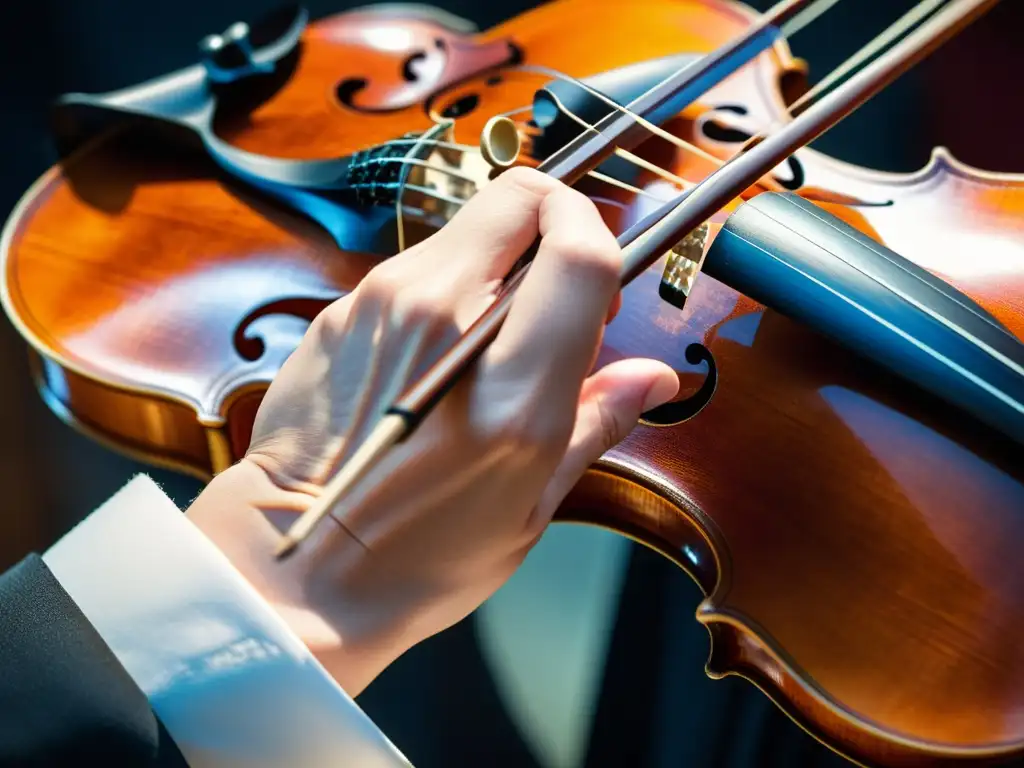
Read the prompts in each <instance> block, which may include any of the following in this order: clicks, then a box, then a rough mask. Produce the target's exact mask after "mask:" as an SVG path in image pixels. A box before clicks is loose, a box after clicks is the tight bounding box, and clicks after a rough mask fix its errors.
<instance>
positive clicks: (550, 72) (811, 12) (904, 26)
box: [374, 0, 945, 251]
mask: <svg viewBox="0 0 1024 768" xmlns="http://www.w3.org/2000/svg"><path fill="white" fill-rule="evenodd" d="M838 2H839V0H819V2H817V3H813V4H811V5H810V6H808V7H807V8H806V9H805V10H804V11H802V12H801V13H800V14H798V15H797V16H795V17H794V18H793V19H791V20H790V22H788V23H787V24H785V25H783V27H782V35H783V36H784V37H786V38H788V37H791V36H792V35H794V34H796V33H797V32H799V31H800V30H801V29H803V28H804V27H806V26H807V25H808V24H810V23H812V22H813V21H815V20H816V19H818V18H819V17H820V16H821V15H822V14H824V13H825V12H826V11H828V10H829V9H830V8H832V7H833V6H835V5H836V4H837V3H838ZM944 2H945V0H921V1H920V2H919V3H918V5H917V6H915V7H914V8H912V9H911V10H910V11H909V12H907V13H906V14H904V16H902V17H901V18H900V19H899V20H898V21H897V22H895V23H894V24H892V25H890V26H889V27H887V28H886V29H885V30H883V31H882V32H881V33H880V34H879V35H877V36H876V37H875V38H873V39H872V40H871V41H869V42H868V43H867V44H866V45H865V46H863V47H862V48H861V49H860V50H858V51H857V52H856V53H854V54H853V55H852V56H850V57H849V58H848V59H847V60H846V61H844V62H843V63H842V64H841V65H839V66H838V67H836V68H835V69H833V70H832V71H831V72H830V73H829V74H828V75H827V76H826V77H825V78H823V79H822V80H821V81H820V82H819V83H817V84H816V85H815V86H814V87H813V88H812V89H810V90H809V91H808V92H807V93H805V94H804V95H803V96H802V97H801V98H800V99H798V100H797V101H796V102H794V104H793V105H792V106H790V108H789V109H788V110H787V116H789V117H792V116H793V115H794V114H795V113H797V112H798V110H800V109H802V108H803V107H805V106H807V105H808V104H809V103H811V102H812V101H814V100H816V99H817V98H818V97H820V96H821V95H822V93H824V92H825V91H826V90H828V89H829V88H830V87H832V86H833V85H834V84H835V83H837V82H838V81H839V80H841V79H842V78H844V77H845V76H847V75H848V74H850V73H851V72H852V71H853V70H855V69H856V68H857V67H859V66H860V65H861V64H863V63H864V62H866V61H868V60H869V59H871V58H872V57H873V56H875V55H877V54H878V53H879V52H881V51H882V50H883V49H884V48H886V47H887V46H888V45H890V44H891V43H892V42H894V41H895V40H896V39H897V38H898V37H900V36H901V35H903V34H904V33H906V32H907V31H909V30H910V29H911V28H913V27H914V26H915V25H916V24H918V23H919V22H920V21H922V20H923V19H924V18H926V17H927V16H928V15H929V14H930V13H932V12H933V11H934V10H936V9H937V8H938V7H939V6H941V5H942V4H943V3H944ZM510 71H512V72H523V73H527V74H537V75H544V76H546V77H551V78H554V79H556V80H561V81H562V82H566V83H569V84H571V85H575V86H577V87H579V88H580V89H582V90H584V91H586V92H587V93H588V94H590V95H591V96H593V97H594V98H596V99H598V100H599V101H601V102H603V103H604V104H606V105H608V106H609V107H611V108H612V109H613V110H615V111H617V112H619V113H620V114H625V115H627V116H629V117H630V119H632V120H633V121H634V122H636V123H637V124H639V125H641V126H643V127H644V128H645V129H646V130H647V131H648V132H649V133H651V134H653V135H655V136H658V137H660V138H662V139H664V140H666V141H668V142H670V143H671V144H673V145H675V146H677V147H679V148H681V149H683V150H685V151H687V152H690V153H692V154H695V155H696V156H698V157H700V158H702V159H704V160H707V161H709V162H711V163H713V164H714V165H715V166H716V167H720V166H721V165H723V164H724V163H725V162H726V161H724V160H722V159H720V158H718V157H716V156H714V155H712V154H711V153H709V152H707V151H706V150H704V149H702V148H700V147H697V146H696V145H694V144H692V143H690V142H688V141H686V140H685V139H682V138H681V137H678V136H675V135H674V134H672V133H669V132H668V131H666V130H664V129H663V128H661V127H660V126H657V125H654V124H653V123H651V122H650V121H648V120H646V119H645V118H643V117H642V116H641V115H638V114H636V113H635V112H633V111H632V110H630V109H629V108H628V107H625V106H623V105H621V104H618V103H617V102H615V101H614V100H612V99H610V98H609V97H607V96H605V95H604V94H602V93H600V92H599V91H597V90H596V89H595V88H592V87H591V86H588V85H587V84H586V83H584V82H582V81H581V80H579V79H578V78H575V77H573V76H571V75H569V74H567V73H564V72H561V71H559V70H555V69H553V68H550V67H544V66H540V65H519V66H516V67H513V68H510ZM557 103H558V107H559V108H560V109H561V110H562V111H563V112H564V113H565V114H566V115H567V116H568V117H569V118H570V119H572V120H573V121H575V122H576V123H578V124H580V125H581V126H582V127H583V128H584V129H586V130H589V131H592V132H594V133H598V131H597V129H596V127H595V126H594V125H592V124H590V123H588V122H587V121H586V120H584V119H583V118H581V117H580V116H579V115H577V114H576V113H575V112H573V111H572V110H571V109H568V108H567V107H565V105H564V104H563V103H562V102H561V101H560V100H558V102H557ZM532 108H533V107H532V105H525V106H522V107H518V108H515V109H512V110H508V111H506V112H503V113H501V114H502V115H503V116H505V117H511V116H514V115H518V114H522V113H525V112H528V111H531V110H532ZM430 117H431V119H432V120H433V121H434V123H435V125H436V126H437V127H441V126H444V127H450V126H451V125H453V124H454V120H452V119H450V118H444V117H443V116H441V115H438V114H437V113H436V112H435V111H434V110H433V108H431V110H430ZM425 133H426V132H425ZM761 135H764V133H762V134H761ZM757 138H758V137H756V136H755V137H753V138H752V139H751V140H750V141H748V142H747V144H745V145H744V147H743V148H742V149H741V152H743V151H746V150H747V149H749V146H750V145H752V144H753V143H754V142H755V141H756V140H757ZM388 143H389V144H411V145H412V146H411V148H410V151H409V152H407V153H406V155H405V157H404V158H375V159H374V162H403V163H404V165H405V166H406V167H403V175H402V182H401V183H400V187H399V194H398V195H397V196H396V208H395V211H396V219H397V222H398V228H399V250H400V251H401V250H404V247H405V245H404V240H405V238H404V221H403V219H402V208H403V205H402V195H403V194H404V190H405V189H406V188H408V189H410V190H412V191H416V192H419V193H421V194H424V195H428V196H432V197H435V198H437V199H441V200H444V201H445V202H448V203H451V204H455V205H462V204H463V203H464V201H460V200H458V199H456V198H452V197H450V196H447V195H444V194H443V193H440V192H437V191H436V190H431V189H428V188H425V187H417V186H414V185H408V184H407V183H406V178H407V175H408V167H407V166H408V165H418V166H421V167H425V168H428V169H432V170H435V171H438V172H441V173H446V174H448V175H450V176H453V177H456V178H460V179H462V180H465V181H469V182H470V183H473V184H474V187H475V182H474V180H473V179H471V178H470V177H468V176H466V175H465V174H461V173H459V172H458V171H454V170H453V169H447V168H444V167H443V166H437V165H433V164H430V163H427V162H425V161H422V160H418V159H417V158H412V157H410V155H412V154H414V153H415V152H416V150H417V149H418V148H419V147H422V146H424V145H432V146H435V147H438V148H446V149H453V150H457V151H461V152H464V153H465V152H469V151H479V149H478V148H477V147H473V146H471V145H467V144H459V143H456V142H450V141H443V140H436V139H428V138H426V135H425V134H424V135H423V136H421V137H419V138H417V139H396V140H393V141H391V142H388ZM614 152H615V154H616V155H617V156H619V157H621V158H622V159H624V160H626V161H627V162H630V163H632V164H633V165H636V166H638V167H640V168H643V169H645V170H647V171H649V172H651V173H653V174H655V175H657V176H659V177H661V178H662V179H664V180H666V181H668V182H670V183H672V184H674V185H678V186H681V187H683V188H685V187H686V186H692V182H688V181H687V180H685V179H683V178H681V177H680V176H678V175H676V174H674V173H672V172H671V171H668V170H667V169H664V168H661V167H660V166H658V165H656V164H654V163H650V162H648V161H647V160H644V159H643V158H641V157H639V156H637V155H635V154H633V153H632V152H629V151H628V150H624V149H622V148H620V147H617V148H616V149H615V150H614ZM588 175H590V176H592V177H593V178H595V179H598V180H599V181H602V182H604V183H606V184H609V185H612V186H616V187H619V188H621V189H625V190H628V191H630V192H633V193H634V194H639V195H644V196H647V197H653V196H652V195H650V193H647V192H646V191H644V190H642V189H640V188H637V187H635V186H633V185H630V184H627V183H625V182H621V181H619V180H618V179H614V178H612V177H610V176H607V175H606V174H603V173H599V172H596V171H592V172H590V173H589V174H588Z"/></svg>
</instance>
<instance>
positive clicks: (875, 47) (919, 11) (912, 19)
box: [788, 0, 946, 116]
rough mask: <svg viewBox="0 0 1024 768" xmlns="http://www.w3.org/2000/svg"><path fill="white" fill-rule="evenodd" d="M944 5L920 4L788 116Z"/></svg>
mask: <svg viewBox="0 0 1024 768" xmlns="http://www.w3.org/2000/svg"><path fill="white" fill-rule="evenodd" d="M945 2H946V0H921V2H919V3H918V4H917V5H915V6H914V7H913V8H911V9H910V10H909V11H907V12H906V13H905V14H903V16H901V17H900V18H899V19H898V20H897V21H896V22H894V23H893V24H891V25H889V26H888V27H886V28H885V29H884V30H882V32H881V33H879V34H878V35H876V36H875V37H874V38H873V39H872V40H870V41H868V43H867V44H866V45H864V46H863V47H862V48H861V49H860V50H858V51H857V52H855V53H854V54H853V55H852V56H850V57H849V58H848V59H847V60H846V61H844V62H843V63H842V64H840V65H839V66H838V67H836V68H835V69H833V70H832V71H831V72H829V73H828V74H827V75H826V76H825V77H823V78H822V79H821V81H819V82H818V83H817V84H816V85H815V86H814V87H813V88H811V89H810V90H809V91H808V92H807V93H805V94H804V95H803V96H801V97H800V98H799V99H797V100H796V101H795V102H793V104H792V106H790V108H789V110H788V112H789V115H790V116H795V115H796V114H799V112H800V110H802V109H803V108H804V107H806V106H808V105H809V103H810V102H812V101H814V100H815V99H817V98H818V97H819V96H820V95H821V94H822V93H823V92H824V91H826V90H828V89H829V88H831V87H832V86H833V85H834V84H835V83H837V82H838V81H839V80H841V79H843V78H844V77H846V76H847V75H849V74H851V73H852V72H853V71H854V70H855V69H857V67H859V66H860V65H861V64H864V63H865V62H867V61H868V60H869V59H871V58H872V57H874V56H876V55H878V54H880V53H881V52H882V50H883V49H885V48H887V47H888V46H889V45H890V44H892V43H894V42H895V41H896V39H897V38H899V37H901V36H903V35H904V34H905V33H907V32H909V31H910V30H911V29H912V28H913V27H914V26H916V25H917V24H918V23H920V22H922V21H924V19H925V18H927V17H928V16H929V15H931V14H932V13H934V12H935V11H936V10H937V9H938V8H939V7H940V6H942V5H944V4H945Z"/></svg>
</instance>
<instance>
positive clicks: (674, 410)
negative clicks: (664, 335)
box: [640, 342, 718, 427]
mask: <svg viewBox="0 0 1024 768" xmlns="http://www.w3.org/2000/svg"><path fill="white" fill-rule="evenodd" d="M685 355H686V362H688V363H689V364H690V365H699V364H700V363H707V366H708V372H707V375H706V376H705V377H704V383H703V384H701V386H700V389H698V390H697V391H696V392H694V393H693V394H692V395H690V396H689V397H687V398H685V399H683V400H675V401H672V402H669V403H665V404H664V405H659V406H658V407H657V408H652V409H651V410H649V411H647V412H645V413H643V414H642V415H641V416H640V423H641V424H645V425H647V426H651V427H672V426H675V425H676V424H682V423H683V422H684V421H689V420H690V419H692V418H693V417H694V416H696V415H697V414H698V413H700V412H701V411H703V410H704V409H705V408H706V407H707V406H708V403H710V402H711V398H712V397H714V395H715V391H716V390H717V389H718V366H717V365H716V364H715V357H714V355H712V354H711V350H710V349H708V348H707V347H705V346H704V345H703V344H700V343H699V342H693V343H692V344H690V345H689V346H687V347H686V352H685Z"/></svg>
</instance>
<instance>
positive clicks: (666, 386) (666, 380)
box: [643, 376, 679, 412]
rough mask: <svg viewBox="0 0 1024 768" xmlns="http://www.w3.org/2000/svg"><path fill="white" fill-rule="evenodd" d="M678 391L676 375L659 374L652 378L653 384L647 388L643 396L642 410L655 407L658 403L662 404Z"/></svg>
mask: <svg viewBox="0 0 1024 768" xmlns="http://www.w3.org/2000/svg"><path fill="white" fill-rule="evenodd" d="M678 391H679V379H678V378H676V377H671V378H670V377H668V376H659V377H658V378H657V379H655V380H654V384H652V385H651V388H650V389H648V390H647V394H646V395H645V396H644V404H643V410H644V411H645V412H646V411H649V410H651V409H652V408H657V407H658V406H659V405H664V404H665V403H667V402H668V401H669V400H671V399H672V398H673V397H675V396H676V393H677V392H678Z"/></svg>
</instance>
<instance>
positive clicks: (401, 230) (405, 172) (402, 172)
mask: <svg viewBox="0 0 1024 768" xmlns="http://www.w3.org/2000/svg"><path fill="white" fill-rule="evenodd" d="M454 124H455V121H454V120H449V121H448V122H447V124H445V123H442V122H437V123H436V124H435V125H434V127H432V128H430V129H429V130H427V131H424V132H423V134H422V135H420V136H419V137H418V140H417V141H415V142H414V143H413V145H412V146H411V147H410V148H409V151H408V152H406V153H405V158H406V159H407V160H408V159H414V158H413V157H412V156H413V155H415V154H416V152H417V151H418V150H419V148H420V147H421V146H423V142H424V141H427V140H430V139H432V138H433V137H432V136H431V135H430V133H431V132H432V131H446V132H447V131H450V130H451V127H452V125H454ZM409 167H410V166H408V165H403V166H401V168H400V169H399V183H398V194H396V195H395V228H396V230H397V233H396V234H397V238H398V252H399V253H401V252H402V251H404V250H405V218H404V217H403V215H402V214H403V208H404V205H403V202H402V198H403V197H404V196H405V187H406V183H407V182H408V180H409Z"/></svg>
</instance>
